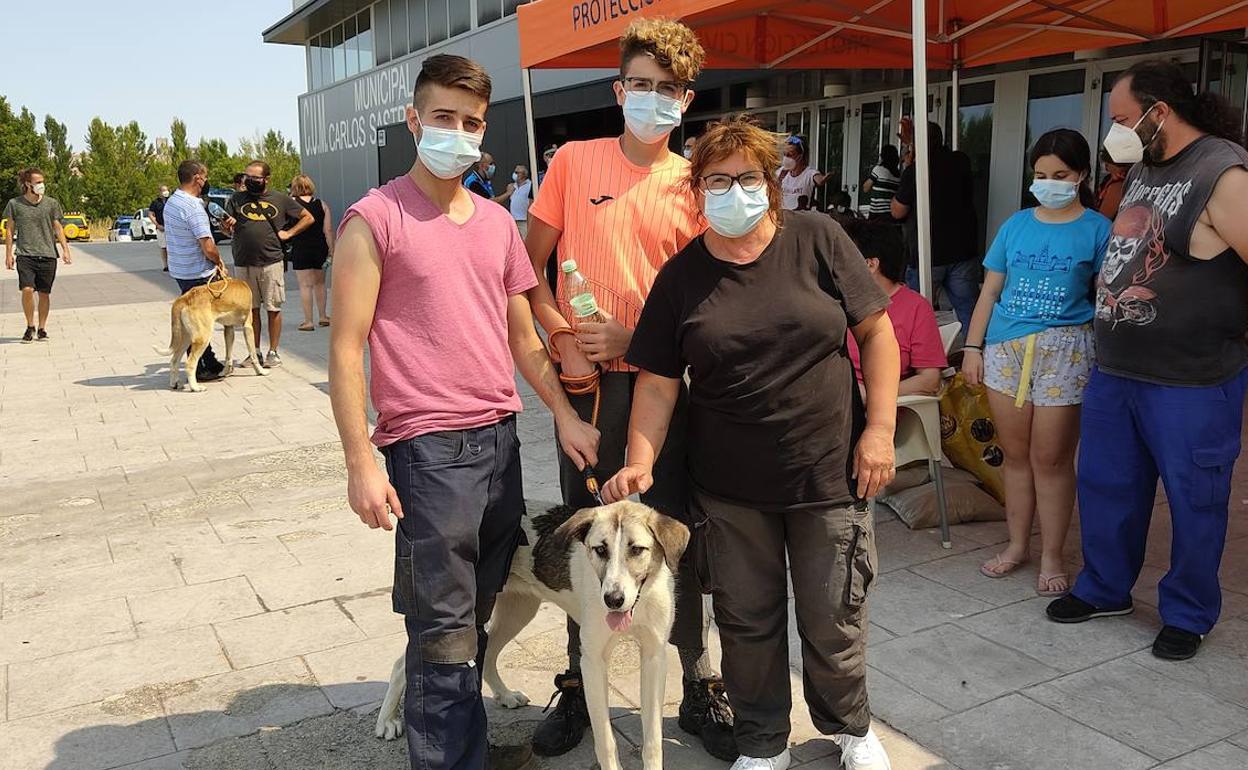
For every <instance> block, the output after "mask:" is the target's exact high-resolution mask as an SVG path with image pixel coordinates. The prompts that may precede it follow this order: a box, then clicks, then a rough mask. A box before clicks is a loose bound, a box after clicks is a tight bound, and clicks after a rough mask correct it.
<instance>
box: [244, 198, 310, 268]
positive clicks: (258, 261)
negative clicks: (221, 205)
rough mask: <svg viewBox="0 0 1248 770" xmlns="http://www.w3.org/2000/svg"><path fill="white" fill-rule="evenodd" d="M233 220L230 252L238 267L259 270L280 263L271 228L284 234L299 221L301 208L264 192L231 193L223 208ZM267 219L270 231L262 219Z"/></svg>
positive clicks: (290, 199)
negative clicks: (270, 221)
mask: <svg viewBox="0 0 1248 770" xmlns="http://www.w3.org/2000/svg"><path fill="white" fill-rule="evenodd" d="M225 210H226V213H228V214H229V215H230V216H232V217H234V241H233V243H232V244H231V245H230V250H231V251H232V252H233V254H234V264H235V265H238V266H239V267H263V266H265V265H272V264H276V263H278V262H281V261H282V242H281V241H280V240H278V238H277V234H276V233H275V232H274V228H276V229H278V230H285V229H286V228H287V227H289V226H291V225H293V224H294V223H295V222H297V221H298V220H299V216H300V215H301V213H302V212H303V206H300V205H299V202H298V201H296V200H295V199H294V198H292V197H290V196H289V195H287V194H286V193H283V192H278V191H276V190H266V191H265V192H264V193H263V194H261V195H258V196H257V195H252V194H251V193H248V192H240V193H234V195H233V196H232V197H231V198H230V200H229V202H228V203H226V204H225ZM266 218H268V219H271V220H272V222H273V226H272V227H270V226H269V223H268V222H266V221H265V219H266Z"/></svg>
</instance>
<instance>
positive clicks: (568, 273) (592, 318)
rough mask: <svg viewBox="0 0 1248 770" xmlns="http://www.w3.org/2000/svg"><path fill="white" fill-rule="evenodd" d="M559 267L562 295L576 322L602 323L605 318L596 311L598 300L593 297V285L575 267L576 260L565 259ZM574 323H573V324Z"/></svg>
mask: <svg viewBox="0 0 1248 770" xmlns="http://www.w3.org/2000/svg"><path fill="white" fill-rule="evenodd" d="M560 268H561V269H562V270H563V292H562V293H563V297H564V299H565V300H566V301H567V303H568V305H570V306H571V307H572V314H573V315H575V316H576V323H577V324H579V323H602V322H603V321H605V320H606V319H605V318H604V317H603V315H602V313H600V312H598V300H596V299H594V287H593V286H592V285H591V284H590V282H589V280H588V279H587V278H586V277H585V276H583V275H581V271H580V270H577V269H576V260H575V259H569V260H567V261H565V262H564V263H563V264H562V265H560ZM574 325H575V324H574Z"/></svg>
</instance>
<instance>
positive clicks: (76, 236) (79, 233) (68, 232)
mask: <svg viewBox="0 0 1248 770" xmlns="http://www.w3.org/2000/svg"><path fill="white" fill-rule="evenodd" d="M61 229H63V230H64V231H65V238H66V239H67V240H71V241H89V240H91V226H90V225H88V224H87V218H86V217H85V216H83V215H82V214H77V213H70V214H66V215H65V216H63V217H61Z"/></svg>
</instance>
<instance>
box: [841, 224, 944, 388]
mask: <svg viewBox="0 0 1248 770" xmlns="http://www.w3.org/2000/svg"><path fill="white" fill-rule="evenodd" d="M842 224H843V225H844V227H845V232H846V233H847V234H848V235H849V237H850V238H852V239H853V241H854V244H855V245H856V246H857V247H858V250H859V251H861V252H862V256H863V257H864V258H865V259H866V260H867V268H868V269H869V270H870V271H871V275H872V276H873V277H874V278H875V282H876V283H878V284H879V285H880V288H881V289H883V290H884V291H885V293H887V294H888V296H889V304H888V320H890V321H892V323H893V333H894V334H896V336H897V347H898V348H900V350H901V384H900V385H899V386H898V389H897V395H899V396H912V395H924V396H933V395H936V393H937V392H939V391H940V373H941V371H943V370H944V368H945V367H946V366H948V363H947V360H946V357H945V344H944V342H942V341H941V339H940V327H939V326H938V325H937V324H936V312H935V311H934V310H933V309H932V303H930V302H928V301H927V300H926V299H924V297H923V295H922V294H919V293H918V292H917V291H914V290H912V289H911V288H910V287H908V286H906V284H905V278H906V250H905V249H906V247H905V244H904V243H903V242H902V239H901V231H900V229H899V228H898V227H897V226H896V225H892V224H887V223H884V222H875V221H865V220H852V221H850V220H847V221H843V222H842ZM849 358H850V360H851V361H853V362H854V373H855V374H856V375H857V376H858V382H860V383H861V382H862V367H861V366H859V364H858V345H857V344H856V343H855V342H854V339H853V335H850V339H849Z"/></svg>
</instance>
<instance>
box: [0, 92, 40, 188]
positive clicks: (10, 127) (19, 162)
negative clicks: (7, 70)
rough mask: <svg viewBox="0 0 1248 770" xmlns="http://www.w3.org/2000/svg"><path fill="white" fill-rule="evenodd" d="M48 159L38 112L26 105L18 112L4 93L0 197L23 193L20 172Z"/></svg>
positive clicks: (0, 103) (0, 122) (0, 99)
mask: <svg viewBox="0 0 1248 770" xmlns="http://www.w3.org/2000/svg"><path fill="white" fill-rule="evenodd" d="M47 160H48V146H47V144H46V143H45V142H44V139H43V137H42V136H40V135H39V129H38V128H37V126H36V124H35V116H34V113H32V112H31V111H30V110H28V109H26V108H25V107H23V108H22V111H21V112H20V113H18V114H14V112H13V108H12V107H10V106H9V102H8V100H7V99H5V98H4V97H3V96H0V201H7V200H8V199H10V198H14V197H16V196H18V195H20V194H21V189H20V188H19V187H18V184H17V172H19V171H21V170H22V169H24V168H26V167H27V166H40V167H42V166H43V165H44V164H46V163H47ZM0 205H3V204H0Z"/></svg>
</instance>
